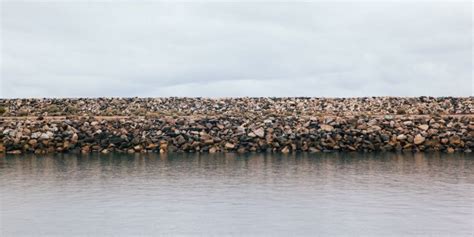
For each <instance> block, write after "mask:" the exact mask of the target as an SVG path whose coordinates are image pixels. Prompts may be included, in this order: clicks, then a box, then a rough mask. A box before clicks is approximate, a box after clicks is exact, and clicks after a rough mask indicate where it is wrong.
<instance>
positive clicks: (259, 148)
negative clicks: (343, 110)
mask: <svg viewBox="0 0 474 237" xmlns="http://www.w3.org/2000/svg"><path fill="white" fill-rule="evenodd" d="M469 101H470V102H472V100H469ZM250 112H251V111H250ZM473 118H474V116H472V114H467V115H429V114H428V115H393V114H392V115H371V116H364V115H344V116H324V115H319V116H309V115H286V114H278V113H269V114H265V115H263V114H259V113H242V114H241V115H235V114H232V115H226V114H222V115H199V116H198V115H196V116H192V115H175V116H165V115H159V116H128V117H114V116H109V117H107V116H105V117H104V116H102V117H94V116H69V117H44V116H37V117H2V118H0V124H1V125H0V153H5V152H6V153H9V154H22V153H37V154H43V153H54V152H82V153H89V152H101V153H108V152H128V153H134V152H162V153H165V152H209V153H215V152H242V153H243V152H282V153H288V152H299V151H302V152H327V151H367V152H370V151H400V150H404V151H443V152H455V151H457V152H471V151H472V149H473V147H474V139H473V137H474V119H473Z"/></svg>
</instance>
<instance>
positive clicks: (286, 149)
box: [281, 146, 290, 154]
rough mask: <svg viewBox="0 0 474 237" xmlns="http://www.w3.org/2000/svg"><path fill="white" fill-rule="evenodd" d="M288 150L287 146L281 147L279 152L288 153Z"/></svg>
mask: <svg viewBox="0 0 474 237" xmlns="http://www.w3.org/2000/svg"><path fill="white" fill-rule="evenodd" d="M289 152H290V148H288V147H287V146H285V147H283V149H281V153H284V154H286V153H289Z"/></svg>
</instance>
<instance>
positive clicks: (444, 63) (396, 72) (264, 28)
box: [0, 1, 474, 98]
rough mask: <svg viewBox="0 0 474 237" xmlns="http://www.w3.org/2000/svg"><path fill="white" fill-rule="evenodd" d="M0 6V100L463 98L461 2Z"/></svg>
mask: <svg viewBox="0 0 474 237" xmlns="http://www.w3.org/2000/svg"><path fill="white" fill-rule="evenodd" d="M0 7H1V28H0V39H1V41H0V42H1V57H0V66H1V68H0V73H1V80H0V88H1V90H0V98H19V97H28V98H29V97H109V96H113V97H133V96H139V97H165V96H186V97H195V96H199V97H241V96H252V97H261V96H312V97H359V96H472V95H473V91H474V84H473V73H474V69H473V64H472V62H473V54H472V45H473V18H472V11H473V5H472V2H470V1H465V2H449V1H444V2H429V1H424V2H416V3H414V2H406V1H405V2H402V1H391V2H385V3H375V2H361V1H357V2H320V1H319V2H298V3H289V2H259V3H251V2H226V3H218V2H199V3H191V2H150V1H148V2H137V1H134V2H127V1H121V2H117V1H115V2H113V1H107V2H104V1H102V2H94V1H70V2H59V1H44V2H32V1H30V2H28V1H27V2H18V1H2V2H1V5H0Z"/></svg>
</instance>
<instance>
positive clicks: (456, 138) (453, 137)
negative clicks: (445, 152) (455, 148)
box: [449, 135, 461, 145]
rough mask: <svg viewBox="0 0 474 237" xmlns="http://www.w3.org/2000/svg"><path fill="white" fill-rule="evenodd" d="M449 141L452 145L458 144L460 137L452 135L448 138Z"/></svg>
mask: <svg viewBox="0 0 474 237" xmlns="http://www.w3.org/2000/svg"><path fill="white" fill-rule="evenodd" d="M449 143H450V144H453V145H459V144H461V137H459V136H458V135H454V136H452V137H450V138H449Z"/></svg>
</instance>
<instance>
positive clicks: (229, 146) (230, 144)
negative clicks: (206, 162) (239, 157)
mask: <svg viewBox="0 0 474 237" xmlns="http://www.w3.org/2000/svg"><path fill="white" fill-rule="evenodd" d="M225 148H226V149H234V148H235V145H234V144H233V143H230V142H227V143H226V144H225Z"/></svg>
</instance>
